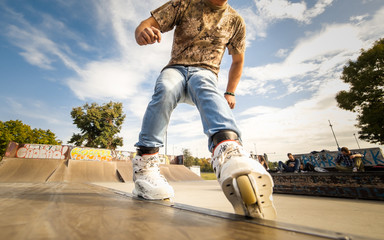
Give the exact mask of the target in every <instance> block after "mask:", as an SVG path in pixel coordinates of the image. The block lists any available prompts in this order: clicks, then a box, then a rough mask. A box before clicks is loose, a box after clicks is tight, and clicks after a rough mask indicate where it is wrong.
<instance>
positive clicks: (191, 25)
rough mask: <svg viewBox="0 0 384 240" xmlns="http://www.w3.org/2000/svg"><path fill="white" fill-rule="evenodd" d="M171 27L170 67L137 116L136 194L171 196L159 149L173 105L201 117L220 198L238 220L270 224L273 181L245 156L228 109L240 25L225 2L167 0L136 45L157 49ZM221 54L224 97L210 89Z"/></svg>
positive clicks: (241, 41) (237, 68)
mask: <svg viewBox="0 0 384 240" xmlns="http://www.w3.org/2000/svg"><path fill="white" fill-rule="evenodd" d="M173 28H175V33H174V39H173V46H172V54H171V60H170V61H169V63H168V64H167V66H166V67H165V68H164V69H163V70H162V72H161V74H160V76H159V77H158V79H157V81H156V86H155V91H154V94H153V96H152V100H151V102H150V103H149V104H148V107H147V110H146V113H145V115H144V119H143V123H142V127H141V132H140V135H139V141H138V142H137V143H136V144H135V146H136V147H137V156H136V157H135V158H134V159H133V169H134V176H133V179H134V181H135V189H134V190H133V193H134V194H135V195H137V196H140V197H143V198H146V199H167V198H171V197H173V196H174V192H173V189H172V187H171V186H170V185H169V184H168V182H167V181H166V180H165V178H164V177H163V176H161V174H160V172H159V167H158V163H159V157H158V151H159V147H162V146H163V138H164V135H165V131H166V128H167V126H168V123H169V119H170V116H171V113H172V111H173V109H174V108H176V106H177V105H178V104H179V103H189V104H192V105H195V106H196V107H197V109H198V110H199V112H200V116H201V121H202V124H203V129H204V133H205V134H206V135H207V136H208V147H209V150H210V151H211V152H212V153H213V154H212V160H211V164H212V166H213V169H214V170H215V173H216V176H217V179H218V181H219V182H220V184H221V187H222V189H223V191H224V194H225V195H226V197H227V198H228V199H229V201H230V202H231V203H232V205H233V207H234V209H235V212H236V213H237V214H243V215H247V216H251V217H261V218H269V219H273V218H275V215H276V211H275V207H274V206H273V201H272V189H273V181H272V178H271V176H270V175H269V174H268V172H267V171H266V170H265V169H264V168H263V167H262V166H261V165H260V164H259V163H258V162H257V161H254V160H253V159H250V158H249V154H248V153H247V152H245V151H244V150H243V148H242V145H241V135H240V130H239V129H238V127H237V125H236V122H235V120H234V117H233V114H232V111H231V109H233V108H234V107H235V105H236V98H235V90H236V87H237V85H238V83H239V81H240V77H241V73H242V69H243V63H244V52H245V24H244V20H243V19H242V18H241V17H240V15H238V13H237V12H236V11H235V10H234V9H233V8H232V7H230V6H229V4H228V3H227V1H226V0H172V1H169V2H167V3H165V4H164V5H163V6H161V7H159V8H157V9H156V10H154V11H152V12H151V17H149V18H148V19H146V20H144V21H142V22H141V23H140V25H139V26H138V27H137V29H136V31H135V37H136V41H137V43H138V44H139V45H147V44H154V43H156V42H157V43H160V42H161V34H162V33H165V32H167V31H170V30H172V29H173ZM226 48H227V49H228V52H229V54H230V55H232V64H231V67H230V71H229V76H228V84H227V89H226V93H225V94H224V96H223V95H222V94H221V93H219V91H218V87H217V81H218V79H217V75H218V72H219V69H220V63H221V60H222V57H223V54H224V52H225V49H226Z"/></svg>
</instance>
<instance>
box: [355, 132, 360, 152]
mask: <svg viewBox="0 0 384 240" xmlns="http://www.w3.org/2000/svg"><path fill="white" fill-rule="evenodd" d="M353 136H355V140H356V143H357V146H358V147H359V149H361V148H360V145H359V142H358V141H357V138H356V134H353Z"/></svg>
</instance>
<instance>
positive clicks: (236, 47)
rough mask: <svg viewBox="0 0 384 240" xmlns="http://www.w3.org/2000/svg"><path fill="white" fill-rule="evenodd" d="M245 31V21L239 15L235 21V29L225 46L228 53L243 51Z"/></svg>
mask: <svg viewBox="0 0 384 240" xmlns="http://www.w3.org/2000/svg"><path fill="white" fill-rule="evenodd" d="M245 32H246V30H245V22H244V20H243V18H241V17H239V18H238V20H237V23H236V31H235V33H234V35H233V37H232V38H231V39H230V41H229V43H228V46H227V47H228V53H229V54H230V55H236V54H241V53H244V52H245Z"/></svg>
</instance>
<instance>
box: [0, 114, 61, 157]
mask: <svg viewBox="0 0 384 240" xmlns="http://www.w3.org/2000/svg"><path fill="white" fill-rule="evenodd" d="M10 141H13V142H17V143H34V144H51V145H59V144H61V141H60V140H56V135H55V134H54V133H53V132H51V131H50V130H49V129H48V130H42V129H40V128H39V129H37V128H34V129H32V128H31V127H30V126H29V125H27V124H24V123H23V122H22V121H20V120H9V121H6V122H2V121H0V156H3V155H4V153H5V151H6V148H7V145H8V143H9V142H10Z"/></svg>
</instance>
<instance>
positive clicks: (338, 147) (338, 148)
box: [328, 120, 340, 151]
mask: <svg viewBox="0 0 384 240" xmlns="http://www.w3.org/2000/svg"><path fill="white" fill-rule="evenodd" d="M328 122H329V126H330V127H331V130H332V133H333V137H334V138H335V141H336V145H337V150H338V151H339V150H340V146H339V143H338V142H337V139H336V135H335V132H334V131H333V127H332V124H331V121H330V120H328Z"/></svg>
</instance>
